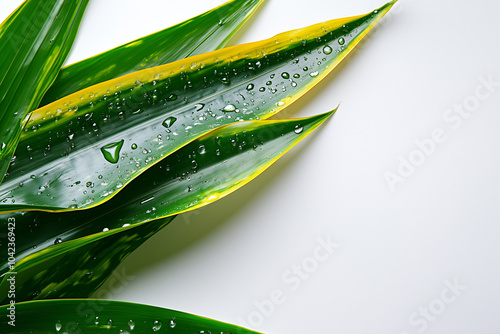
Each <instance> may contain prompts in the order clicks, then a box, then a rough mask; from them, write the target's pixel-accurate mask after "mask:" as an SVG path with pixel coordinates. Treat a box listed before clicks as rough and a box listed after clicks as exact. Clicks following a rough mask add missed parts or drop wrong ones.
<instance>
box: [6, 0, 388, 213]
mask: <svg viewBox="0 0 500 334" xmlns="http://www.w3.org/2000/svg"><path fill="white" fill-rule="evenodd" d="M392 4H393V3H392V2H391V3H388V4H387V5H385V6H383V7H381V8H380V9H378V10H376V11H374V12H372V13H369V14H367V15H361V16H357V17H352V18H346V19H339V20H332V21H328V22H324V23H321V24H317V25H314V26H311V27H307V28H304V29H298V30H295V31H291V32H288V33H283V34H280V35H277V36H276V37H274V38H271V39H269V40H265V41H262V42H256V43H250V44H246V45H240V46H235V47H231V48H227V49H224V50H220V51H215V52H212V53H207V54H203V55H199V56H194V57H190V58H187V59H185V60H180V61H177V62H174V63H171V64H167V65H163V66H159V67H154V68H151V69H147V70H143V71H139V72H136V73H132V74H128V75H126V76H123V77H120V78H117V79H113V80H110V81H107V82H104V83H102V84H98V85H95V86H92V87H89V88H86V89H84V90H82V91H80V92H77V93H74V94H72V95H70V96H68V97H65V98H63V99H61V100H58V101H56V102H54V103H52V104H49V105H47V106H45V107H43V108H40V109H38V110H36V111H35V112H34V113H33V115H32V118H31V119H30V121H29V123H28V127H27V128H26V130H25V132H24V133H23V135H22V140H21V142H20V144H19V148H18V150H17V151H16V159H15V160H14V162H13V163H12V166H11V168H10V169H9V175H8V177H7V178H6V180H5V182H4V184H3V185H2V186H1V188H0V200H1V201H2V204H1V209H2V210H3V211H14V210H54V211H58V210H63V211H64V210H74V209H77V208H78V209H81V208H89V207H93V206H96V205H98V204H100V203H103V202H105V201H106V200H108V199H109V198H111V197H112V196H115V194H116V193H118V192H119V191H120V190H121V189H122V188H123V187H124V186H125V185H126V184H128V183H129V182H131V181H132V180H133V179H134V178H136V177H138V176H139V175H140V174H141V173H142V172H144V171H145V170H146V169H148V168H150V167H151V166H152V165H154V164H156V163H158V162H159V161H161V159H163V157H165V156H167V155H169V154H171V153H172V152H174V151H176V150H178V149H179V148H180V147H182V146H184V145H186V144H188V143H189V142H191V141H193V140H195V139H196V138H198V137H200V136H202V135H203V134H205V133H207V132H208V131H210V130H212V129H214V128H217V127H220V126H223V125H225V124H228V123H232V122H235V121H241V120H252V119H260V118H267V117H270V116H271V115H273V114H275V113H277V112H278V111H279V110H281V109H282V108H284V107H285V106H286V105H288V104H290V103H291V102H293V101H294V100H296V99H297V98H299V97H300V96H301V95H302V94H304V93H305V92H306V91H308V90H309V89H310V88H311V87H312V86H313V85H315V84H316V83H317V82H318V81H319V80H320V79H322V78H323V77H324V76H326V75H327V74H328V73H329V72H330V71H331V70H332V69H333V68H334V67H335V66H336V65H337V64H338V63H339V62H340V61H341V60H342V59H343V58H344V57H345V56H346V55H347V53H348V52H350V51H351V50H352V49H353V48H354V46H355V45H356V44H357V43H358V42H359V41H360V40H361V39H362V38H363V37H364V36H365V35H366V34H367V32H368V31H369V30H370V29H371V28H372V27H373V25H374V24H375V23H376V22H377V21H378V20H379V19H380V18H381V17H382V16H383V15H384V14H385V13H386V12H387V11H388V10H389V8H390V7H391V6H392Z"/></svg>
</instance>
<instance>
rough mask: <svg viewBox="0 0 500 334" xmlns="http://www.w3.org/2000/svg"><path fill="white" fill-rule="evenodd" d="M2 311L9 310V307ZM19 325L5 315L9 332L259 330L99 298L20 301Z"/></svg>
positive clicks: (2, 325) (1, 324)
mask: <svg viewBox="0 0 500 334" xmlns="http://www.w3.org/2000/svg"><path fill="white" fill-rule="evenodd" d="M0 310H2V311H4V312H5V314H7V313H8V309H7V306H2V307H0ZM16 316H17V321H16V322H15V323H16V326H15V327H12V326H10V325H9V324H8V321H9V319H8V318H7V317H2V319H1V320H0V328H1V329H2V330H3V332H5V333H7V332H8V333H13V334H21V333H42V332H43V333H52V332H58V331H61V332H69V333H80V332H81V333H102V332H103V331H104V330H111V331H113V332H118V331H120V332H124V333H125V332H133V333H137V334H141V333H144V334H146V333H151V332H152V331H159V330H161V331H165V329H166V328H168V329H169V330H171V331H174V328H175V332H176V333H179V334H188V333H242V334H243V333H249V334H251V333H257V332H254V331H251V330H248V329H245V328H242V327H239V326H235V325H231V324H228V323H224V322H220V321H216V320H212V319H208V318H205V317H200V316H196V315H193V314H189V313H185V312H179V311H174V310H170V309H165V308H160V307H154V306H149V305H143V304H135V303H128V302H119V301H110V300H98V299H66V300H43V301H36V302H25V303H19V304H17V303H16Z"/></svg>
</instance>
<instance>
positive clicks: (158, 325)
mask: <svg viewBox="0 0 500 334" xmlns="http://www.w3.org/2000/svg"><path fill="white" fill-rule="evenodd" d="M160 329H161V322H160V321H158V320H155V322H153V331H155V332H157V331H159V330H160Z"/></svg>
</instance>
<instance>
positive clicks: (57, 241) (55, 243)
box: [54, 238, 62, 245]
mask: <svg viewBox="0 0 500 334" xmlns="http://www.w3.org/2000/svg"><path fill="white" fill-rule="evenodd" d="M61 242H62V239H61V238H56V240H54V245H57V244H60V243H61Z"/></svg>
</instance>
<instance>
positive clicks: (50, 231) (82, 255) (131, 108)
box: [0, 0, 393, 333]
mask: <svg viewBox="0 0 500 334" xmlns="http://www.w3.org/2000/svg"><path fill="white" fill-rule="evenodd" d="M262 1H263V0H232V1H229V2H227V3H226V4H224V5H222V6H220V7H217V8H215V9H213V10H211V11H209V12H206V13H204V14H201V15H199V16H197V17H195V18H193V19H191V20H188V21H185V22H182V23H180V24H177V25H175V26H173V27H170V28H168V29H165V30H163V31H160V32H158V33H155V34H152V35H149V36H146V37H143V38H140V39H138V40H135V41H132V42H130V43H128V44H125V45H122V46H119V47H117V48H115V49H112V50H110V51H107V52H105V53H102V54H100V55H97V56H94V57H92V58H89V59H86V60H83V61H81V62H78V63H76V64H73V65H70V66H68V67H65V68H62V69H61V66H62V63H63V62H64V60H65V58H66V56H67V54H68V52H69V50H70V49H71V46H72V44H73V41H74V39H75V36H76V32H77V30H78V26H79V24H80V21H81V19H82V16H83V13H84V11H85V8H86V6H87V4H88V0H45V1H41V0H26V1H24V3H23V4H22V5H21V6H20V7H19V8H18V9H17V10H16V11H15V12H14V13H12V15H11V16H10V17H9V18H7V19H6V20H5V21H4V22H3V24H2V25H1V26H0V54H1V55H2V58H3V59H2V62H1V63H0V82H1V86H0V145H1V147H0V149H1V151H0V175H1V176H0V177H2V178H3V181H2V183H1V185H0V213H1V216H0V217H1V222H0V225H1V227H2V232H1V233H2V235H4V236H5V238H3V239H2V242H1V249H0V250H1V253H0V274H1V278H2V280H1V281H0V300H1V301H0V304H3V305H4V306H1V307H0V309H2V311H3V312H6V313H7V317H5V316H4V317H2V318H1V319H0V328H2V332H15V333H28V332H31V331H41V332H58V331H61V330H62V331H63V332H81V331H82V330H83V331H84V332H89V333H92V332H96V333H97V332H99V331H100V330H101V329H102V328H116V329H120V330H121V331H122V332H127V331H128V332H131V331H133V332H134V333H137V332H141V333H142V332H150V331H151V330H153V331H157V330H159V329H160V328H161V327H162V326H164V328H167V327H168V328H169V330H172V331H177V332H179V333H187V332H191V331H195V332H200V331H201V332H203V331H211V332H217V333H219V332H225V331H229V332H238V333H240V332H241V333H251V332H252V331H249V330H245V329H243V328H240V327H236V326H232V325H228V324H224V323H220V322H216V321H213V320H209V319H205V318H201V317H197V316H193V315H189V314H185V313H181V312H176V311H171V310H165V309H158V308H153V307H149V306H145V305H137V304H130V303H119V302H108V303H106V304H105V306H104V307H99V308H88V307H87V308H86V307H84V306H85V305H86V303H88V302H89V299H75V298H87V297H89V296H90V295H91V294H92V293H93V292H94V291H95V290H96V289H97V288H99V286H101V285H102V284H103V282H104V281H105V280H106V279H107V278H108V277H109V275H110V274H111V273H112V272H113V270H114V268H116V267H117V265H118V264H119V263H120V262H121V261H122V260H123V259H124V258H125V257H126V256H127V255H128V254H130V253H131V252H132V251H133V250H135V249H136V248H137V247H138V246H139V245H141V244H142V243H143V242H144V241H146V240H147V239H148V238H149V237H151V236H152V235H153V234H155V233H156V232H157V231H159V230H160V229H162V228H163V227H165V226H166V225H167V224H168V223H169V222H170V221H172V220H173V219H174V217H175V216H176V215H178V214H181V213H184V212H186V211H190V210H194V209H197V208H199V207H202V206H204V205H207V204H209V203H211V202H214V201H216V200H218V199H220V198H222V197H224V196H226V195H228V194H229V193H231V192H233V191H235V190H236V189H238V188H240V187H241V186H243V185H244V184H246V183H247V182H249V181H250V180H252V179H253V178H255V177H256V176H257V175H258V174H260V173H262V171H264V170H265V169H266V168H267V167H269V166H270V165H271V164H272V163H273V162H274V161H276V160H277V159H278V158H279V157H281V156H282V155H283V154H284V153H286V152H287V151H288V150H289V149H291V148H292V147H293V146H294V145H296V144H297V143H298V142H299V141H301V140H302V139H303V138H305V137H306V136H307V135H308V134H310V133H311V132H312V131H313V130H314V129H316V128H317V127H318V126H319V125H321V124H322V123H323V122H324V121H325V120H326V119H327V118H328V117H329V116H330V115H332V114H333V112H334V111H335V110H333V111H330V112H328V113H325V114H321V115H318V116H313V117H308V118H302V119H289V120H269V119H268V118H269V117H271V116H273V115H275V114H276V113H278V112H279V111H281V110H282V109H283V108H284V107H286V106H287V105H289V104H290V103H292V102H293V101H295V100H296V99H298V98H299V97H300V96H302V95H303V94H304V93H306V92H307V91H308V90H310V89H311V88H312V87H313V86H314V85H316V84H317V83H318V82H319V81H320V80H321V79H322V78H324V77H325V76H326V75H327V74H328V73H329V72H331V71H332V70H333V68H335V66H336V65H337V64H338V63H339V62H340V61H342V60H343V59H344V58H345V57H346V55H347V54H348V53H349V52H350V51H351V50H352V49H353V48H354V47H355V46H356V45H357V44H358V43H359V42H360V40H361V39H362V38H363V37H364V36H365V35H366V34H367V33H368V31H369V30H370V29H371V28H372V27H373V26H374V25H375V24H376V22H377V21H378V20H379V19H380V18H381V17H382V16H383V15H384V14H385V13H386V12H387V11H388V10H389V9H390V7H391V6H392V5H393V2H391V3H388V4H386V5H384V6H383V7H381V8H379V9H377V10H375V11H373V12H371V13H368V14H366V15H360V16H356V17H350V18H345V19H337V20H332V21H327V22H323V23H320V24H317V25H313V26H310V27H306V28H302V29H297V30H294V31H290V32H286V33H282V34H279V35H277V36H275V37H273V38H270V39H267V40H263V41H260V42H255V43H249V44H244V45H237V46H233V47H229V48H225V49H220V48H221V47H223V46H224V45H225V44H226V42H227V41H228V40H229V38H230V37H231V36H232V35H233V34H234V33H235V32H236V31H237V29H238V28H239V27H240V26H241V25H242V24H243V23H244V22H245V21H246V20H247V19H248V18H249V17H250V16H251V15H252V14H253V13H254V12H255V10H256V9H257V7H258V6H259V5H260V4H261V3H262ZM26 22H29V23H30V24H26ZM179 36H182V38H179ZM61 298H65V299H61ZM46 299H55V300H50V301H49V300H46ZM16 302H17V303H16ZM130 314H134V319H132V320H130ZM16 316H17V317H18V320H17V321H16ZM28 318H29V320H27V319H28ZM13 323H15V324H16V326H15V327H13V326H12V324H13ZM4 328H5V329H6V330H5V331H4V330H3V329H4Z"/></svg>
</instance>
